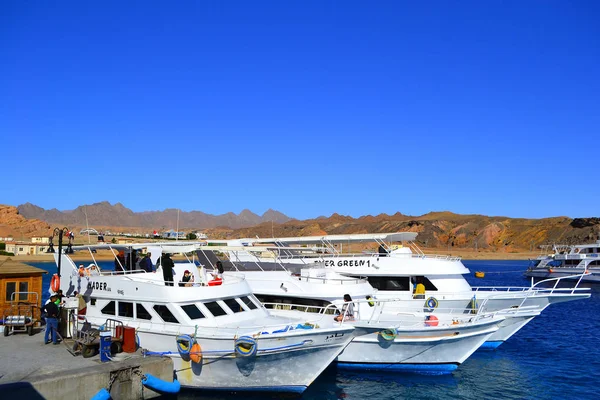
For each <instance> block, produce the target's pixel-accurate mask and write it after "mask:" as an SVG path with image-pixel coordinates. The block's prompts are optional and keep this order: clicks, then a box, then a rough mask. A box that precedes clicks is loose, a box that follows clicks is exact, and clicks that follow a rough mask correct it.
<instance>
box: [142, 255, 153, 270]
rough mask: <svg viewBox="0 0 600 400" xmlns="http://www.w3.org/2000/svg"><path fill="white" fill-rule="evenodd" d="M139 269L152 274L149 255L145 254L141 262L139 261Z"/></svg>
mask: <svg viewBox="0 0 600 400" xmlns="http://www.w3.org/2000/svg"><path fill="white" fill-rule="evenodd" d="M140 268H141V269H143V270H144V271H146V272H152V260H151V259H150V253H147V254H146V255H145V256H144V258H142V261H140Z"/></svg>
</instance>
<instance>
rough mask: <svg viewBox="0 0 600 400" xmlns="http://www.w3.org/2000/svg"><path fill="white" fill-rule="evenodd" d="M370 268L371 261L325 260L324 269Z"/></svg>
mask: <svg viewBox="0 0 600 400" xmlns="http://www.w3.org/2000/svg"><path fill="white" fill-rule="evenodd" d="M365 265H366V266H367V267H370V266H371V260H337V261H336V260H325V266H326V267H364V266H365Z"/></svg>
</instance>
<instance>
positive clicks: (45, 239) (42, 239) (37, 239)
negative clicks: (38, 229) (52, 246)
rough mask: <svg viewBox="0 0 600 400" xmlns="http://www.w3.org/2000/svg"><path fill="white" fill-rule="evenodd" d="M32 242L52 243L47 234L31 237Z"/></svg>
mask: <svg viewBox="0 0 600 400" xmlns="http://www.w3.org/2000/svg"><path fill="white" fill-rule="evenodd" d="M31 243H43V244H48V243H50V238H49V237H47V236H45V237H41V236H40V237H38V236H34V237H32V238H31Z"/></svg>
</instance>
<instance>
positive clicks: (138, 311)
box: [135, 303, 152, 320]
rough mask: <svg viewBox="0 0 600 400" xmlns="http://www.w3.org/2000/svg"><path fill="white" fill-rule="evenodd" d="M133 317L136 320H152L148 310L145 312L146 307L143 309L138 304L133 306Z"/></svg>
mask: <svg viewBox="0 0 600 400" xmlns="http://www.w3.org/2000/svg"><path fill="white" fill-rule="evenodd" d="M135 317H136V318H137V319H147V320H151V319H152V315H150V313H149V312H148V310H146V307H144V306H143V305H142V304H140V303H136V305H135Z"/></svg>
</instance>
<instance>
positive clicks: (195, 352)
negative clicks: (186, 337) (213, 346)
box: [190, 343, 202, 364]
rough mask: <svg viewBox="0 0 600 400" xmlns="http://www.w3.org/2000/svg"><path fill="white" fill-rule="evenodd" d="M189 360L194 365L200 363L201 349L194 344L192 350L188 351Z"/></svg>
mask: <svg viewBox="0 0 600 400" xmlns="http://www.w3.org/2000/svg"><path fill="white" fill-rule="evenodd" d="M190 360H192V361H193V362H195V363H196V364H200V363H201V362H202V347H200V345H199V344H198V343H194V345H193V346H192V349H191V350H190Z"/></svg>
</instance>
